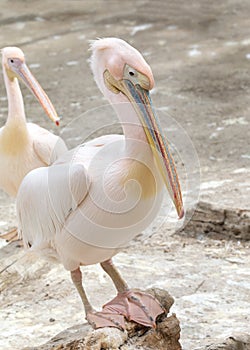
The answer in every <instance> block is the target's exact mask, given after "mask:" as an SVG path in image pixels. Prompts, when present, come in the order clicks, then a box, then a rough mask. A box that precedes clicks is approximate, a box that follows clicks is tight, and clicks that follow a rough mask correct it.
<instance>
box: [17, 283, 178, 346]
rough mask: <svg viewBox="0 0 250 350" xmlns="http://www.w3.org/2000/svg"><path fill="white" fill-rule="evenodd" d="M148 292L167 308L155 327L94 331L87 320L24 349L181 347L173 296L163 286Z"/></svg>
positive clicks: (132, 324) (130, 327) (131, 323)
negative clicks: (39, 344)
mask: <svg viewBox="0 0 250 350" xmlns="http://www.w3.org/2000/svg"><path fill="white" fill-rule="evenodd" d="M147 292H148V293H151V294H152V295H154V296H155V297H156V298H157V299H158V300H159V302H160V303H161V304H162V306H163V307H164V308H165V310H166V311H165V313H164V314H162V315H160V316H159V317H158V319H157V326H156V329H151V328H147V327H144V326H141V325H138V324H136V323H134V322H126V330H125V331H120V330H119V329H117V328H101V329H97V330H93V329H92V328H91V327H90V326H89V325H88V324H86V323H85V324H81V325H76V326H73V327H71V328H68V329H66V330H65V331H63V332H61V333H59V334H58V335H56V336H55V337H54V338H52V339H51V340H50V341H49V342H47V343H46V344H44V345H42V346H39V347H35V348H34V347H33V348H25V349H24V350H52V349H53V350H61V349H63V350H101V349H110V350H111V349H113V350H115V349H119V350H132V349H141V350H151V349H157V350H181V345H180V343H179V338H180V325H179V321H178V319H177V317H176V315H175V314H172V315H170V316H168V314H169V310H170V308H171V306H172V305H173V303H174V300H173V298H172V297H171V296H170V295H169V294H168V293H167V292H166V291H164V290H161V289H156V288H155V289H149V290H147Z"/></svg>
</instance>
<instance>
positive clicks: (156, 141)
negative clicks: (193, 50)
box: [120, 79, 184, 219]
mask: <svg viewBox="0 0 250 350" xmlns="http://www.w3.org/2000/svg"><path fill="white" fill-rule="evenodd" d="M120 84H122V85H123V89H121V91H122V92H123V93H124V94H125V95H126V96H127V97H128V99H129V101H130V102H131V103H133V106H134V108H135V110H136V112H137V115H138V117H139V118H140V121H141V123H142V126H143V128H144V131H145V133H146V136H147V139H148V143H149V144H150V146H151V148H152V151H153V153H154V156H155V159H156V162H157V165H158V167H159V170H160V172H161V175H162V177H163V180H164V182H165V184H166V186H167V189H168V191H169V194H170V196H171V198H172V200H173V203H174V205H175V207H176V210H177V213H178V216H179V218H180V219H181V218H182V217H183V216H184V208H183V202H182V194H181V187H180V183H179V178H178V174H177V170H176V166H175V162H174V159H173V157H172V155H171V152H170V149H169V145H168V144H167V142H166V140H165V138H164V136H163V133H162V131H161V126H160V123H159V121H158V118H157V116H156V114H155V112H154V108H153V105H152V101H151V98H150V94H149V91H148V90H146V89H143V88H142V87H141V86H140V85H139V84H136V85H134V84H133V83H132V82H131V81H130V80H127V79H124V80H122V81H120Z"/></svg>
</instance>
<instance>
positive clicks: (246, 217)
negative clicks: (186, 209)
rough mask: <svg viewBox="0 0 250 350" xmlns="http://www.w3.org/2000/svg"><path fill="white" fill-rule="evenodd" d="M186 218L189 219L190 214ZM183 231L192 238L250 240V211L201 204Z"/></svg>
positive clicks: (205, 203)
mask: <svg viewBox="0 0 250 350" xmlns="http://www.w3.org/2000/svg"><path fill="white" fill-rule="evenodd" d="M186 216H187V218H189V215H188V213H187V215H186ZM182 230H183V231H185V233H188V234H189V235H191V236H196V235H201V234H205V235H208V236H209V237H212V238H217V239H237V240H238V239H241V240H250V210H247V209H236V208H234V209H229V208H222V207H216V206H215V205H214V204H211V203H207V202H199V203H198V205H197V207H196V209H195V211H194V214H193V216H192V217H191V219H190V220H189V221H188V222H187V223H186V225H184V227H183V229H182Z"/></svg>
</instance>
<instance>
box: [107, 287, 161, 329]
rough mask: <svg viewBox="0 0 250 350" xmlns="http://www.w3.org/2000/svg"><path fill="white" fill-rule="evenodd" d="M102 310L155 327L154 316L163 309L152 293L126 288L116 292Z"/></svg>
mask: <svg viewBox="0 0 250 350" xmlns="http://www.w3.org/2000/svg"><path fill="white" fill-rule="evenodd" d="M103 311H104V312H110V313H112V314H115V313H117V314H120V315H123V316H125V317H126V319H127V320H128V321H134V322H136V323H139V324H141V325H143V326H146V327H154V328H155V327H156V322H155V321H156V318H157V316H158V315H160V314H162V313H163V312H164V311H165V310H164V308H163V307H162V306H161V304H160V303H159V301H158V300H157V299H155V298H154V297H153V296H152V295H150V294H147V293H144V292H141V291H138V290H136V291H135V290H128V291H125V292H121V293H118V295H117V296H116V297H115V298H114V299H113V300H111V301H110V302H109V303H107V304H106V305H104V306H103Z"/></svg>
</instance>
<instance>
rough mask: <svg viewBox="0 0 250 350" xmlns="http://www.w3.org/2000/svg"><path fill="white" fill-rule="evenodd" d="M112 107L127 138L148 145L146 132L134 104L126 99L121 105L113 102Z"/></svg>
mask: <svg viewBox="0 0 250 350" xmlns="http://www.w3.org/2000/svg"><path fill="white" fill-rule="evenodd" d="M112 105H113V108H114V109H115V111H116V113H117V116H118V118H119V120H120V122H121V124H122V128H123V133H124V135H125V138H126V139H135V140H138V141H143V142H146V143H148V141H147V137H146V134H145V131H144V129H143V127H142V124H141V122H140V120H139V118H138V116H137V114H136V112H135V110H134V108H133V106H132V104H131V103H130V102H127V101H126V100H125V99H124V102H121V103H115V102H113V101H112Z"/></svg>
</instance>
